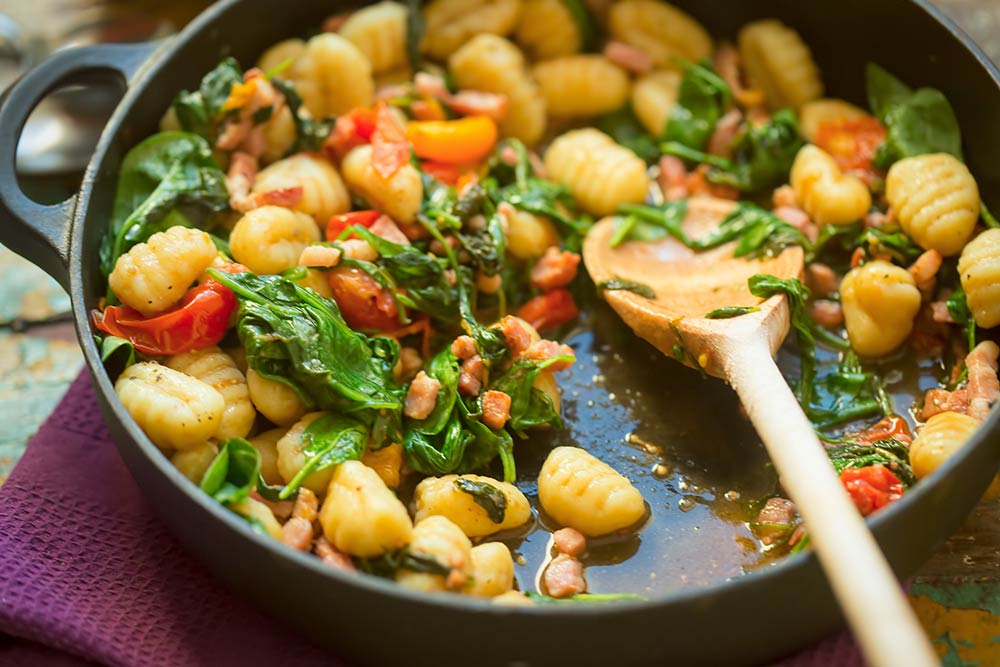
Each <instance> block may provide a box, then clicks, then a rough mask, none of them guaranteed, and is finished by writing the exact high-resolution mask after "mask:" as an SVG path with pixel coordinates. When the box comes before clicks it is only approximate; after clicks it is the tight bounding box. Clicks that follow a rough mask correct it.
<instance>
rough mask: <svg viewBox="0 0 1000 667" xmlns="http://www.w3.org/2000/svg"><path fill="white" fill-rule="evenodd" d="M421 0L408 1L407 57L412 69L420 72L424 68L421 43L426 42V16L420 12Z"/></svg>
mask: <svg viewBox="0 0 1000 667" xmlns="http://www.w3.org/2000/svg"><path fill="white" fill-rule="evenodd" d="M420 5H421V1H420V0H406V57H407V60H409V61H410V69H411V70H412V71H414V72H419V71H420V70H421V69H423V67H424V58H423V54H422V53H421V51H420V42H422V41H423V40H424V30H425V26H424V15H423V14H422V13H421V12H420Z"/></svg>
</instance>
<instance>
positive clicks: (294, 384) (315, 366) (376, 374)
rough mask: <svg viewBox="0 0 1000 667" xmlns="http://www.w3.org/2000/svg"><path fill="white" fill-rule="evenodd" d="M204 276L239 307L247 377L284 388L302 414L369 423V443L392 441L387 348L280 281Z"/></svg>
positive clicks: (394, 424) (394, 418) (393, 404)
mask: <svg viewBox="0 0 1000 667" xmlns="http://www.w3.org/2000/svg"><path fill="white" fill-rule="evenodd" d="M209 273H210V274H211V275H212V277H213V278H215V279H216V280H218V281H219V282H221V283H222V284H224V285H225V286H226V287H228V288H230V289H231V290H233V292H234V293H235V294H236V297H237V299H239V301H240V308H239V314H238V320H237V325H236V326H237V331H238V333H239V337H240V341H241V342H242V343H243V346H244V348H245V349H246V354H247V362H248V364H249V365H250V367H251V368H253V369H254V371H256V372H257V373H259V374H260V375H261V376H262V377H265V378H267V379H270V380H275V381H277V382H282V383H284V384H286V385H288V386H289V387H291V388H292V389H293V390H294V391H295V392H296V394H298V396H299V397H300V398H301V399H302V400H303V401H304V402H305V403H306V404H307V405H309V406H318V407H319V408H321V409H323V410H331V411H336V412H341V413H345V414H350V415H353V416H358V417H359V418H361V419H363V420H364V421H365V422H366V423H371V422H374V425H373V426H372V430H373V439H374V440H375V441H376V442H379V443H381V442H384V441H385V439H387V438H388V439H391V438H392V437H398V433H399V426H398V424H399V421H400V419H401V417H400V413H401V411H402V390H401V388H400V387H399V386H398V385H397V384H396V382H395V379H394V377H393V374H392V368H393V366H394V365H395V363H396V360H397V358H398V355H399V346H398V344H397V343H396V342H395V341H393V340H392V339H389V338H369V337H368V336H365V335H364V334H362V333H358V332H356V331H353V330H352V329H351V328H350V327H348V326H347V323H346V322H345V321H344V318H343V316H341V314H340V309H339V308H338V307H337V303H336V302H335V301H333V300H332V299H326V298H323V297H322V296H320V295H319V294H317V293H316V292H313V291H312V290H310V289H307V288H305V287H301V286H299V285H296V284H295V283H293V282H291V281H289V280H287V279H285V278H282V277H281V276H256V275H254V274H252V273H239V274H229V273H224V272H221V271H216V270H214V269H209Z"/></svg>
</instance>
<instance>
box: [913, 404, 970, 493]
mask: <svg viewBox="0 0 1000 667" xmlns="http://www.w3.org/2000/svg"><path fill="white" fill-rule="evenodd" d="M978 428H979V421H978V420H976V419H973V418H972V417H970V416H968V415H964V414H961V413H958V412H940V413H938V414H936V415H934V416H933V417H931V418H930V419H928V420H927V423H926V424H924V425H923V426H922V427H921V428H920V430H919V431H917V437H916V438H914V440H913V443H912V444H911V445H910V465H912V466H913V474H914V475H916V477H917V479H923V478H924V477H927V476H928V475H930V474H931V473H932V472H934V471H935V470H937V469H938V468H940V467H941V465H942V464H944V462H945V461H947V460H948V459H950V458H951V457H952V456H954V455H955V452H957V451H958V450H959V449H961V447H962V445H964V444H965V443H966V441H967V440H968V439H969V438H971V437H972V434H973V433H975V432H976V429H978Z"/></svg>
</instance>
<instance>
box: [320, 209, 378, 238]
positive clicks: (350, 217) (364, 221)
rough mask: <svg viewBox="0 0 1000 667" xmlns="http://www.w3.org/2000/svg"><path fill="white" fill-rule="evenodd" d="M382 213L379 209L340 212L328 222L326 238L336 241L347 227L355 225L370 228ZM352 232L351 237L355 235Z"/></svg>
mask: <svg viewBox="0 0 1000 667" xmlns="http://www.w3.org/2000/svg"><path fill="white" fill-rule="evenodd" d="M381 215H382V214H381V213H380V212H379V211H351V212H349V213H338V214H337V215H334V216H331V217H330V222H328V223H327V224H326V240H327V241H336V240H337V237H338V236H340V235H341V234H342V233H343V232H344V230H345V229H347V228H348V227H353V226H354V225H361V226H362V227H364V228H365V229H368V228H369V227H371V226H372V225H373V224H375V221H376V220H378V219H379V216H381ZM354 236H355V235H354V234H351V237H354Z"/></svg>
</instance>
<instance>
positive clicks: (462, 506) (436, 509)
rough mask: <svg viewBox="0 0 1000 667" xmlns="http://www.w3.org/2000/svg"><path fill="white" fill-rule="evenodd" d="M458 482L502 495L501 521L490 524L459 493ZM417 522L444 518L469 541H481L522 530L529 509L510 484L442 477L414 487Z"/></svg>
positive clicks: (479, 478)
mask: <svg viewBox="0 0 1000 667" xmlns="http://www.w3.org/2000/svg"><path fill="white" fill-rule="evenodd" d="M459 480H463V481H466V482H472V483H473V484H477V485H489V486H491V487H493V488H494V489H496V490H497V491H498V492H500V493H501V494H503V497H504V499H505V501H506V504H507V506H506V509H505V510H504V516H503V520H502V521H500V522H499V523H494V522H493V520H492V519H491V518H490V516H489V514H488V512H487V511H486V509H485V508H483V506H482V505H480V504H479V503H477V502H476V497H475V496H473V495H470V494H469V493H466V492H465V491H462V490H461V489H460V488H459V486H458V484H457V483H458V482H459ZM413 502H414V505H415V506H416V514H415V516H414V518H415V520H416V521H417V522H420V521H421V520H422V519H424V518H426V517H429V516H443V517H447V518H448V519H449V520H451V522H452V523H454V524H455V525H456V526H458V527H459V528H461V529H462V532H464V533H465V534H466V535H468V536H469V537H485V536H487V535H492V534H493V533H497V532H500V531H501V530H510V529H511V528H517V527H518V526H523V525H524V524H525V523H527V522H528V521H530V520H531V505H529V504H528V499H527V498H525V497H524V494H523V493H521V490H520V489H518V488H517V487H516V486H514V485H513V484H507V483H506V482H500V481H497V480H495V479H492V478H490V477H483V476H481V475H445V476H443V477H427V478H426V479H424V480H423V481H421V482H420V484H417V488H416V491H414V494H413Z"/></svg>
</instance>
